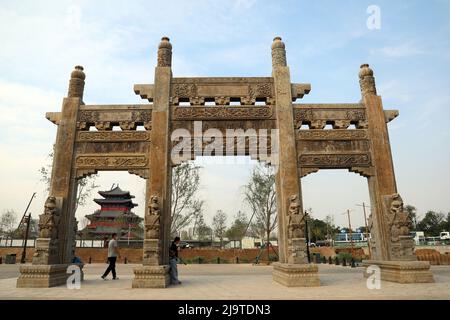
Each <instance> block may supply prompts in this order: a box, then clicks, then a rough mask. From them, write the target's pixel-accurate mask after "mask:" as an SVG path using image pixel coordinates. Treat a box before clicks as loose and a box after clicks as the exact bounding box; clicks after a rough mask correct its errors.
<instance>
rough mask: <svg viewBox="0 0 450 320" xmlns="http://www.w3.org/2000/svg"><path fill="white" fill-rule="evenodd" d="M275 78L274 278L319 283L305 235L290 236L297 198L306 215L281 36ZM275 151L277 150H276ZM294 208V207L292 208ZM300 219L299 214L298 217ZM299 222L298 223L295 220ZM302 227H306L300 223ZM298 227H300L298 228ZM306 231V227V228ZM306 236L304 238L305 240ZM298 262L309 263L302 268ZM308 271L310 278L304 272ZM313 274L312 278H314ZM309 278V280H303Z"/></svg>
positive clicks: (275, 50) (274, 56) (274, 52)
mask: <svg viewBox="0 0 450 320" xmlns="http://www.w3.org/2000/svg"><path fill="white" fill-rule="evenodd" d="M272 77H273V78H274V85H275V99H276V117H277V119H276V123H277V128H278V148H279V149H278V155H277V156H278V163H275V165H276V166H277V173H276V190H277V209H278V212H277V214H278V248H279V257H280V261H279V262H278V263H275V264H274V272H273V279H274V280H275V281H277V282H279V283H282V284H284V285H289V286H311V285H319V278H318V276H317V266H314V265H309V264H305V263H306V262H307V261H306V260H305V259H304V257H306V245H302V241H303V242H304V236H303V237H301V238H299V237H291V238H289V235H288V228H289V218H292V216H290V214H292V212H290V208H291V209H292V207H291V206H292V205H293V204H292V199H294V201H295V205H294V206H295V209H294V210H296V211H297V215H299V216H300V214H301V215H303V210H302V203H301V185H300V174H299V170H298V165H297V148H296V142H295V128H294V118H293V108H292V92H291V79H290V73H289V67H288V66H287V63H286V51H285V45H284V43H283V42H282V41H281V38H280V37H276V38H275V39H274V41H273V43H272ZM272 152H273V151H272ZM291 211H292V210H291ZM295 219H297V217H295ZM295 223H297V222H295ZM297 227H298V228H300V229H301V228H303V229H304V225H303V226H302V225H301V224H299V225H298V226H297ZM297 227H296V228H297ZM302 232H303V234H304V230H303V231H302ZM302 239H303V240H302ZM297 264H305V265H304V266H302V268H298V267H296V265H297ZM306 269H307V270H308V272H307V273H308V277H307V278H305V275H304V274H303V273H304V272H305V270H306ZM310 276H311V277H312V279H311V278H310ZM305 279H308V280H307V281H303V280H305Z"/></svg>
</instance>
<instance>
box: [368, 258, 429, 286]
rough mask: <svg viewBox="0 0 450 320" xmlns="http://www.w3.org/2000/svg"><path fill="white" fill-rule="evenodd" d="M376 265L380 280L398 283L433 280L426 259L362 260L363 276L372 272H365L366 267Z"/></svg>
mask: <svg viewBox="0 0 450 320" xmlns="http://www.w3.org/2000/svg"><path fill="white" fill-rule="evenodd" d="M372 265H374V266H377V267H379V268H380V271H381V280H384V281H391V282H398V283H430V282H434V278H433V274H432V273H431V271H430V263H429V262H427V261H382V260H364V261H363V267H365V270H364V277H365V278H368V277H369V276H371V275H372V272H370V273H368V272H367V267H369V266H372Z"/></svg>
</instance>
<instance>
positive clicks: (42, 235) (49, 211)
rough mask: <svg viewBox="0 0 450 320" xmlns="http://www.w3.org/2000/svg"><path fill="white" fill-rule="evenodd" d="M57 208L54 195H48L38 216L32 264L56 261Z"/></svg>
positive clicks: (58, 215) (58, 221)
mask: <svg viewBox="0 0 450 320" xmlns="http://www.w3.org/2000/svg"><path fill="white" fill-rule="evenodd" d="M59 209H60V208H59V207H58V203H57V199H56V197H53V196H49V197H48V198H47V200H46V201H45V204H44V213H43V214H41V215H40V216H39V224H38V225H39V238H38V239H37V240H36V250H35V253H34V255H33V264H52V263H57V260H58V257H57V252H58V250H57V246H58V227H59V223H60V212H59Z"/></svg>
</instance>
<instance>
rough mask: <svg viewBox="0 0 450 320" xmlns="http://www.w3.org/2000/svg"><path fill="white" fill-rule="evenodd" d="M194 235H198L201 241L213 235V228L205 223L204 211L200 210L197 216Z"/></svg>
mask: <svg viewBox="0 0 450 320" xmlns="http://www.w3.org/2000/svg"><path fill="white" fill-rule="evenodd" d="M193 235H194V237H195V236H197V240H199V241H203V240H206V239H208V238H209V237H210V236H211V235H212V229H211V228H210V227H209V226H208V225H207V224H206V223H205V219H204V217H203V212H199V213H198V214H197V215H196V216H195V219H194V230H193ZM211 240H212V239H211Z"/></svg>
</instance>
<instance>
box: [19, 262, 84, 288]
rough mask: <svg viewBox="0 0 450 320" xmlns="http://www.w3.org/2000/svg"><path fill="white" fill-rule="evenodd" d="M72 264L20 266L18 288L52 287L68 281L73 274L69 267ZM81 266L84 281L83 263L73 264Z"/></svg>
mask: <svg viewBox="0 0 450 320" xmlns="http://www.w3.org/2000/svg"><path fill="white" fill-rule="evenodd" d="M70 265H72V264H50V265H24V266H20V276H19V278H17V284H16V287H17V288H50V287H56V286H60V285H65V284H66V283H67V278H68V277H69V276H70V275H71V274H72V272H71V273H67V268H68V267H69V266H70ZM73 265H77V266H79V267H80V270H81V281H83V278H84V274H83V266H84V265H83V264H73Z"/></svg>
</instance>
